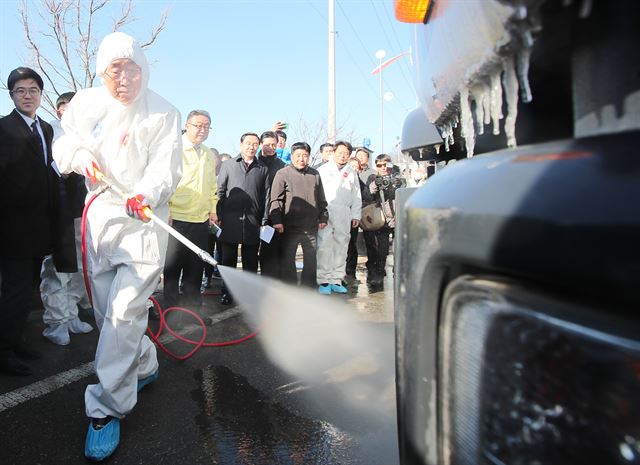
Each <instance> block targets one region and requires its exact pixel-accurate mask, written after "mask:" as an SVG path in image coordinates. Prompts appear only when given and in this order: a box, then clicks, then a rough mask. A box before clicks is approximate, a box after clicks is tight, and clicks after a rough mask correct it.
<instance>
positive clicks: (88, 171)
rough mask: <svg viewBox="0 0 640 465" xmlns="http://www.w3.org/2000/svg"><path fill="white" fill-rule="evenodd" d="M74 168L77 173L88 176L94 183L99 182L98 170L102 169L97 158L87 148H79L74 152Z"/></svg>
mask: <svg viewBox="0 0 640 465" xmlns="http://www.w3.org/2000/svg"><path fill="white" fill-rule="evenodd" d="M72 168H73V171H74V172H75V173H78V174H81V175H82V176H85V177H87V178H88V179H89V180H90V181H91V182H92V183H93V184H95V183H97V182H98V180H97V179H96V174H97V173H96V170H98V171H102V170H101V169H100V165H98V162H97V161H96V158H95V157H94V156H93V154H92V153H91V152H90V151H89V150H87V149H85V148H81V149H78V150H77V151H76V153H75V154H74V156H73V163H72Z"/></svg>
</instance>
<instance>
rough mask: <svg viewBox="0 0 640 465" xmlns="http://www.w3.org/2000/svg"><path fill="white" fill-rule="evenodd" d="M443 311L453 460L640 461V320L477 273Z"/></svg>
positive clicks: (461, 281)
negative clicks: (581, 305) (480, 277)
mask: <svg viewBox="0 0 640 465" xmlns="http://www.w3.org/2000/svg"><path fill="white" fill-rule="evenodd" d="M443 309H444V314H443V319H442V320H441V321H442V324H443V326H442V332H441V335H442V337H441V340H440V342H439V353H440V354H441V357H440V360H439V367H440V370H439V371H440V374H439V376H440V378H441V383H442V384H441V386H442V387H443V389H442V390H441V391H440V392H441V396H442V397H441V404H440V406H441V407H440V418H441V425H442V430H441V431H442V433H443V434H442V436H441V438H442V441H443V442H442V444H441V454H442V462H443V463H445V464H452V465H460V464H464V465H467V464H468V465H477V464H511V465H514V464H591V463H593V464H605V463H606V464H637V463H640V342H639V341H638V338H639V337H640V331H638V329H639V328H638V325H637V323H636V322H633V321H632V320H631V319H628V318H626V317H625V314H624V313H623V312H615V311H613V310H604V309H597V308H589V307H578V306H576V305H575V304H568V303H565V302H562V301H561V300H559V299H555V298H553V297H548V296H545V295H543V294H541V293H536V292H534V291H530V290H524V289H522V288H520V287H518V286H516V285H513V284H509V283H505V282H501V281H499V280H491V279H479V278H472V277H462V278H458V279H457V280H455V281H453V282H452V283H451V284H450V285H449V286H448V288H447V292H446V295H445V301H444V306H443Z"/></svg>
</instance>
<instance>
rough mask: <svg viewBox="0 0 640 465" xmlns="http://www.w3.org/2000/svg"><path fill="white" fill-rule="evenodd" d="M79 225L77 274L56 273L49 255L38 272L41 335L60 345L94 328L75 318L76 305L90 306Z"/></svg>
mask: <svg viewBox="0 0 640 465" xmlns="http://www.w3.org/2000/svg"><path fill="white" fill-rule="evenodd" d="M49 124H50V125H51V127H52V128H53V142H55V141H56V140H57V139H58V138H59V137H60V136H61V135H62V127H61V126H60V120H58V119H54V120H52V121H50V122H49ZM54 168H55V169H57V166H56V165H54ZM80 225H81V220H80V218H75V219H74V224H73V227H74V232H75V243H76V260H77V263H76V265H77V267H78V271H77V272H76V273H58V271H57V270H56V267H55V265H54V263H53V256H51V255H47V256H46V257H44V260H43V261H42V269H41V270H40V297H41V299H42V305H43V306H44V313H43V314H42V321H43V322H44V324H45V325H47V327H46V328H45V329H44V331H43V333H42V335H43V336H44V337H46V338H48V339H50V340H51V341H53V342H55V343H56V344H60V345H66V344H68V343H69V332H72V333H87V332H90V331H91V330H92V329H93V328H92V327H91V325H89V324H88V323H85V322H83V321H80V319H79V318H78V306H80V307H82V308H90V307H91V303H90V302H89V296H87V290H86V289H85V285H84V276H83V274H82V251H81V249H80V244H81V232H80Z"/></svg>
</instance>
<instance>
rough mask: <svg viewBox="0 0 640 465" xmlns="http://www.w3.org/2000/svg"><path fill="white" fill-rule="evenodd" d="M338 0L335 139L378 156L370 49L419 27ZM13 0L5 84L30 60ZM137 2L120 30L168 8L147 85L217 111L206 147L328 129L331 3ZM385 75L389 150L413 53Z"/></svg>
mask: <svg viewBox="0 0 640 465" xmlns="http://www.w3.org/2000/svg"><path fill="white" fill-rule="evenodd" d="M335 1H336V6H335V24H336V30H337V38H336V89H337V121H338V136H339V137H340V136H341V135H342V136H343V137H347V138H349V139H351V142H352V143H353V144H354V145H362V143H363V139H364V138H369V139H370V140H371V148H372V149H373V150H374V151H375V152H376V153H378V152H380V90H379V78H378V76H377V75H376V76H372V75H371V71H372V70H373V69H374V68H375V67H376V66H377V64H378V61H377V59H376V58H375V53H376V51H377V50H379V49H384V50H386V53H387V58H390V57H393V56H395V55H397V54H399V53H402V52H405V51H408V50H409V48H410V39H411V32H412V27H411V26H409V25H406V24H401V23H399V22H397V21H396V20H395V18H394V16H393V0H335ZM18 3H19V1H18V0H0V80H2V82H3V83H4V84H5V85H6V78H7V75H8V73H9V72H10V71H11V70H12V69H14V68H16V67H17V66H21V65H23V64H27V63H28V54H27V52H26V47H25V39H24V33H23V31H22V27H21V24H20V18H19V16H18V8H17V5H18ZM27 3H28V5H31V6H32V5H33V4H36V3H39V0H27ZM118 5H119V2H115V6H118ZM134 8H135V10H134V13H135V16H136V17H137V18H139V20H138V21H137V22H135V23H133V24H132V25H128V26H126V27H125V28H123V29H122V31H124V32H127V33H129V34H131V35H132V36H134V37H136V38H137V39H140V40H143V39H145V38H147V37H148V35H149V31H150V30H151V28H152V26H153V25H154V24H156V23H157V22H158V19H159V17H160V13H161V11H163V10H168V11H169V12H170V16H169V19H168V22H167V26H166V29H165V30H164V31H163V32H162V34H161V35H160V37H159V39H158V41H157V42H156V43H155V44H154V45H153V47H152V48H150V49H147V58H148V60H149V62H150V63H151V79H150V87H151V88H152V89H153V90H155V91H156V92H158V93H159V94H160V95H162V96H163V97H165V98H166V99H167V100H169V101H170V102H171V103H173V104H174V105H175V106H176V107H178V109H179V110H180V111H181V113H182V115H183V118H184V117H186V115H187V113H188V112H189V111H190V110H192V109H196V108H198V109H204V110H207V111H209V112H210V113H211V115H212V119H213V121H212V132H211V134H210V136H209V139H208V140H207V142H205V144H207V145H209V146H212V147H215V148H217V149H218V150H219V151H220V152H229V153H231V154H233V155H235V154H237V150H238V147H239V138H240V135H241V134H242V133H244V132H247V131H253V132H257V133H260V132H262V131H264V130H267V129H269V128H270V127H271V125H272V123H273V122H275V121H286V122H288V123H289V129H288V130H287V131H286V132H287V134H288V135H289V142H290V143H292V142H296V141H298V140H299V139H301V137H302V136H304V135H306V134H309V133H310V132H311V133H313V132H317V128H318V127H319V125H322V124H324V126H325V127H326V117H327V61H328V59H327V47H328V1H327V0H254V1H244V0H200V1H194V0H181V1H174V2H170V1H155V0H137V1H136V0H134ZM115 16H116V12H114V11H106V12H105V14H103V15H102V16H101V18H102V19H101V20H100V24H101V25H102V27H103V28H104V31H105V32H106V31H107V29H106V28H108V27H109V25H110V21H111V20H110V19H109V18H112V17H115ZM103 35H104V32H102V33H101V35H99V36H98V37H97V38H98V39H101V37H102V36H103ZM383 79H384V86H383V93H388V92H391V93H392V94H393V98H392V99H391V100H389V101H385V102H384V148H385V151H386V152H392V151H393V150H394V146H395V144H396V143H397V140H398V139H397V138H398V137H399V136H400V134H401V130H402V122H403V120H404V117H405V115H406V113H407V112H408V111H409V110H412V109H413V108H415V106H416V98H415V93H414V91H413V87H412V83H413V74H412V71H411V65H410V59H409V56H405V57H403V58H401V59H400V60H398V61H397V62H395V63H393V64H391V65H390V66H389V67H387V68H385V70H384V72H383ZM96 85H100V83H99V80H97V81H96ZM45 90H46V89H45ZM0 95H1V97H0V114H2V115H4V114H7V113H9V112H10V111H11V110H12V109H13V105H12V102H11V99H10V98H9V95H8V92H7V91H2V94H0ZM44 116H45V117H46V115H44ZM305 125H306V126H307V127H309V128H311V130H306V131H305V129H304V126H305ZM309 142H311V141H309ZM320 142H323V141H320ZM317 148H318V147H317V145H316V146H314V147H313V150H314V151H315V150H317Z"/></svg>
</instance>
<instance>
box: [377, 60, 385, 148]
mask: <svg viewBox="0 0 640 465" xmlns="http://www.w3.org/2000/svg"><path fill="white" fill-rule="evenodd" d="M385 56H387V52H385V51H384V50H382V49H380V50H378V51H377V52H376V58H377V59H378V63H379V65H378V67H379V69H380V153H384V95H383V93H382V90H383V88H382V59H383V58H384V57H385Z"/></svg>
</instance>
